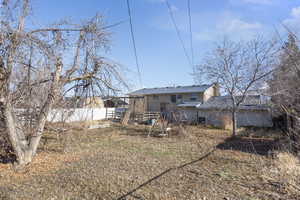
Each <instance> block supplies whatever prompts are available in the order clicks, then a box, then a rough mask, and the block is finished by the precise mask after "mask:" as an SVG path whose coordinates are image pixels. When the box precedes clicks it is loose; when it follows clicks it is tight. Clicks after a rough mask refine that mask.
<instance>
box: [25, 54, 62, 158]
mask: <svg viewBox="0 0 300 200" xmlns="http://www.w3.org/2000/svg"><path fill="white" fill-rule="evenodd" d="M61 72H62V63H61V60H60V59H58V61H57V63H56V71H55V74H54V77H53V83H52V85H51V88H50V92H49V94H48V97H47V100H46V102H45V104H44V106H43V107H42V110H41V112H40V115H39V117H38V121H37V129H36V131H35V133H34V135H33V136H32V137H31V139H30V144H29V151H30V155H31V157H33V156H34V155H35V154H36V151H37V147H38V145H39V143H40V140H41V137H42V134H43V131H44V127H45V123H46V121H47V116H48V114H49V112H50V111H51V109H52V106H53V104H54V102H55V100H56V99H55V98H56V97H57V96H58V93H59V89H60V87H59V85H60V75H61Z"/></svg>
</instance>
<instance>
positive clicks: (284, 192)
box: [0, 125, 300, 200]
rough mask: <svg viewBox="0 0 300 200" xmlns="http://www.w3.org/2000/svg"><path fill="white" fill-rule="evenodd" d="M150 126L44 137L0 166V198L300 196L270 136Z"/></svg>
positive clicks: (228, 199)
mask: <svg viewBox="0 0 300 200" xmlns="http://www.w3.org/2000/svg"><path fill="white" fill-rule="evenodd" d="M148 130H149V127H146V126H126V127H122V126H119V125H113V126H112V127H110V128H100V129H93V130H83V129H81V128H78V129H76V130H75V129H74V130H73V131H72V132H70V133H65V135H64V136H60V137H57V136H56V135H51V134H46V136H45V137H44V139H43V142H42V144H41V148H40V152H39V154H38V155H37V157H36V159H35V160H34V162H33V163H32V164H31V165H30V166H28V167H26V168H25V169H24V170H23V171H21V172H17V173H16V172H15V171H14V167H13V166H12V165H11V164H9V163H8V164H0V199H24V200H26V199H45V200H46V199H49V200H56V199H59V200H64V199H65V200H67V199H68V200H69V199H70V200H71V199H72V200H77V199H78V200H79V199H107V200H110V199H119V200H125V199H128V200H129V199H140V200H142V199H147V200H148V199H149V200H152V199H153V200H155V199H157V200H158V199H159V200H185V199H188V200H210V199H223V200H239V199H243V200H244V199H245V200H263V199H270V200H272V199H274V200H275V199H276V200H279V199H282V200H283V199H295V200H296V199H300V190H299V188H298V187H297V186H296V184H292V183H290V182H288V181H284V180H282V181H280V180H279V179H277V178H276V177H277V176H276V174H275V175H274V173H275V172H273V171H272V169H273V168H272V163H273V160H274V159H273V156H272V155H271V154H270V152H271V151H270V150H272V148H273V147H274V145H273V144H274V141H273V140H274V136H272V134H271V135H270V134H269V133H268V134H267V133H265V134H262V135H264V137H261V136H260V137H257V136H256V132H257V130H253V131H252V132H248V133H247V134H244V136H243V137H240V138H238V139H231V138H230V133H229V132H228V131H224V130H218V129H211V128H203V127H196V126H194V127H192V126H190V127H186V129H185V130H186V133H185V135H182V134H179V135H178V134H176V133H174V134H173V135H171V136H170V137H164V138H158V137H147V133H148Z"/></svg>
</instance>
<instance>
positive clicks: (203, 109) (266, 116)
mask: <svg viewBox="0 0 300 200" xmlns="http://www.w3.org/2000/svg"><path fill="white" fill-rule="evenodd" d="M236 98H242V97H236ZM196 108H197V109H198V114H197V117H198V119H200V121H202V122H203V123H205V124H206V125H212V126H216V127H222V128H227V127H226V126H227V125H228V123H229V125H230V124H231V116H232V113H231V109H232V100H231V97H230V96H218V97H212V98H211V99H210V100H208V101H207V102H205V103H203V104H198V105H196ZM236 119H237V126H238V127H272V126H273V123H272V116H271V112H270V107H269V106H267V105H266V104H262V101H261V97H260V96H259V95H248V96H247V97H246V98H245V100H244V102H243V103H242V104H241V105H240V106H239V108H238V111H237V115H236ZM229 128H231V127H229Z"/></svg>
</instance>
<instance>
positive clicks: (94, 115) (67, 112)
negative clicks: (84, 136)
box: [47, 108, 115, 122]
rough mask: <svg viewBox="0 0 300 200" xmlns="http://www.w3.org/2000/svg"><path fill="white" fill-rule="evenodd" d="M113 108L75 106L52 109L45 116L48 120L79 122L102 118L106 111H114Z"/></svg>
mask: <svg viewBox="0 0 300 200" xmlns="http://www.w3.org/2000/svg"><path fill="white" fill-rule="evenodd" d="M114 111H115V108H76V109H53V110H52V111H51V112H50V114H49V115H48V117H47V121H50V122H62V121H65V122H79V121H90V120H102V119H105V117H106V112H114Z"/></svg>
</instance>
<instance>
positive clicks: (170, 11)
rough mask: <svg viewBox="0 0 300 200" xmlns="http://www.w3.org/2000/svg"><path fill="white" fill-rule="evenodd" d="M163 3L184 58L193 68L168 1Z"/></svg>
mask: <svg viewBox="0 0 300 200" xmlns="http://www.w3.org/2000/svg"><path fill="white" fill-rule="evenodd" d="M165 2H166V5H167V7H168V10H169V14H170V17H171V20H172V23H173V25H174V27H175V30H176V33H177V37H178V39H179V41H180V43H181V46H182V48H183V51H184V54H185V56H186V58H187V60H188V62H189V64H190V65H191V66H193V64H192V61H191V59H190V57H189V55H188V52H187V49H186V48H185V45H184V42H183V39H182V37H181V34H180V31H179V28H178V26H177V23H176V21H175V17H174V14H173V11H172V8H171V6H170V3H169V1H168V0H165Z"/></svg>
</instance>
